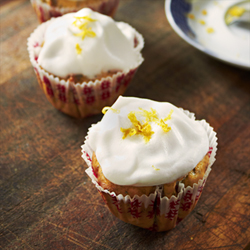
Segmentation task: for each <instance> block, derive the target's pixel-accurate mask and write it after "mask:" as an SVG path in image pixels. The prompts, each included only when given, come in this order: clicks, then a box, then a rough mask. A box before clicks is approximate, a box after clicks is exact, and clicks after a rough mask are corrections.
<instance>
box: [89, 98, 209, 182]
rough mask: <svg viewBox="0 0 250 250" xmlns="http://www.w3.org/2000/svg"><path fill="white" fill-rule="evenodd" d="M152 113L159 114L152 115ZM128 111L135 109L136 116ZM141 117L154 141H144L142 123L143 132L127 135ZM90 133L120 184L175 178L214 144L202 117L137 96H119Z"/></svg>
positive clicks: (110, 177)
mask: <svg viewBox="0 0 250 250" xmlns="http://www.w3.org/2000/svg"><path fill="white" fill-rule="evenodd" d="M147 112H149V113H150V112H151V115H152V116H154V117H155V118H153V119H151V118H150V119H148V118H147V115H145V114H146V113H147ZM149 113H147V114H149ZM129 114H135V116H136V118H134V117H133V116H132V117H133V118H131V116H129ZM129 117H130V118H129ZM133 119H134V120H133ZM136 121H138V122H139V123H138V124H143V125H145V126H147V123H148V124H149V127H148V129H149V130H150V131H151V133H149V134H150V138H149V140H145V138H144V136H143V133H144V132H143V129H142V126H140V125H138V126H139V128H138V130H140V129H141V131H139V132H138V133H136V132H135V131H132V133H131V134H130V135H128V136H126V137H124V130H123V129H131V130H133V129H135V130H136V129H137V128H136V126H135V125H136ZM160 121H162V122H163V123H164V124H165V125H166V126H167V128H168V129H164V126H161V124H160ZM133 123H134V124H133ZM169 128H170V129H169ZM145 133H146V135H147V132H145ZM88 137H89V139H88V140H89V145H90V147H91V149H92V150H93V151H95V154H96V157H97V160H98V162H99V163H100V166H101V168H102V171H103V174H104V176H105V177H106V178H107V179H108V180H110V181H111V182H113V183H115V184H118V185H134V186H151V185H161V184H165V183H171V182H173V181H175V180H176V179H178V178H180V177H183V176H185V175H186V174H187V173H188V172H189V171H191V170H192V169H193V168H194V167H195V166H196V165H197V164H198V163H199V162H200V161H201V160H202V159H203V157H204V156H205V155H206V153H207V152H208V148H209V141H208V136H207V133H206V131H205V129H204V128H203V127H202V125H201V123H200V121H198V120H194V119H191V118H189V117H188V116H187V115H186V114H185V113H184V112H183V110H182V109H180V108H177V107H175V106H174V105H172V104H170V103H167V102H156V101H152V100H148V99H141V98H134V97H122V96H120V97H119V98H118V99H117V101H116V102H115V103H114V104H113V106H112V107H111V109H109V110H108V111H107V112H106V113H105V115H104V116H103V118H102V120H101V121H100V122H99V123H97V124H96V125H95V126H93V127H92V128H91V129H90V131H89V136H88Z"/></svg>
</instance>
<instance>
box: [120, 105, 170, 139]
mask: <svg viewBox="0 0 250 250" xmlns="http://www.w3.org/2000/svg"><path fill="white" fill-rule="evenodd" d="M139 109H140V111H131V112H130V113H129V114H128V119H129V120H130V122H131V123H132V125H133V126H132V127H131V128H121V129H120V130H121V132H122V133H123V137H122V139H125V138H127V137H128V136H133V135H142V136H143V138H144V140H145V142H146V143H147V142H149V140H150V139H151V136H152V135H153V134H154V131H152V127H151V125H150V124H149V122H155V123H156V124H157V125H159V126H160V127H161V128H162V130H163V131H164V132H166V133H167V132H169V131H170V130H171V127H170V126H169V125H168V124H166V123H165V122H166V121H168V120H170V119H171V116H172V113H173V110H172V109H171V111H170V112H169V114H168V115H167V117H166V118H165V119H164V120H163V119H161V120H160V119H159V118H158V115H157V112H156V110H154V109H153V108H151V110H150V111H148V110H145V109H142V108H139ZM136 114H139V115H142V116H143V117H144V118H145V119H146V120H145V121H142V122H140V121H138V120H137V118H136Z"/></svg>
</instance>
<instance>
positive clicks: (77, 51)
mask: <svg viewBox="0 0 250 250" xmlns="http://www.w3.org/2000/svg"><path fill="white" fill-rule="evenodd" d="M76 53H77V54H78V55H79V54H81V53H82V49H81V47H80V45H79V43H77V44H76Z"/></svg>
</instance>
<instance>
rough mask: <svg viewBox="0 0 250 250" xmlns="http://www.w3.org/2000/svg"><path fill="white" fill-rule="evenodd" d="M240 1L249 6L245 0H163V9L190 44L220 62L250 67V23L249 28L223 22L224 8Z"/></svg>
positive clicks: (177, 30) (181, 35)
mask: <svg viewBox="0 0 250 250" xmlns="http://www.w3.org/2000/svg"><path fill="white" fill-rule="evenodd" d="M241 2H244V3H243V4H244V7H245V8H249V9H250V1H249V0H248V1H240V0H223V1H221V0H220V1H212V0H166V1H165V12H166V16H167V19H168V21H169V23H170V25H171V26H172V28H173V29H174V30H175V32H176V33H177V34H178V35H179V36H180V37H181V38H183V39H184V40H185V41H186V42H188V43H189V44H190V45H192V46H194V47H195V48H197V49H198V50H200V51H202V52H204V53H206V54H207V55H210V56H212V57H214V58H216V59H219V60H221V61H223V62H226V63H230V64H232V65H235V66H238V67H241V68H245V69H250V23H249V29H246V28H244V29H243V28H241V27H238V26H235V25H232V26H230V27H229V26H227V25H226V23H225V15H226V12H227V11H228V9H229V8H230V7H232V6H234V5H235V4H238V3H241ZM190 15H191V16H190ZM190 17H191V18H190ZM209 30H210V32H211V31H212V32H211V33H209Z"/></svg>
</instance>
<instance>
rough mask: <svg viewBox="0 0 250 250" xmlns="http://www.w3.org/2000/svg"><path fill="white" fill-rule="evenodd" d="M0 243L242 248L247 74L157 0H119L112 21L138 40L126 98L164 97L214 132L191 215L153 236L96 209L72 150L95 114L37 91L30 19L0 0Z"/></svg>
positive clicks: (21, 2) (249, 127)
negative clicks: (73, 112)
mask: <svg viewBox="0 0 250 250" xmlns="http://www.w3.org/2000/svg"><path fill="white" fill-rule="evenodd" d="M0 12H1V16H0V33H1V34H0V35H1V37H0V73H1V77H0V108H1V109H0V124H1V126H0V143H1V144H0V154H1V157H0V249H5V250H7V249H8V250H9V249H53V250H54V249H72V250H73V249H116V250H119V249H157V250H158V249H175V250H179V249H190V250H194V249H217V248H219V249H220V250H231V249H232V250H236V249H237V250H238V249H249V248H250V195H249V192H250V168H249V165H250V164H249V162H250V72H249V71H246V70H242V69H239V68H235V67H233V66H229V65H226V64H224V63H221V62H219V61H216V60H215V59H212V58H210V57H208V56H207V55H205V54H202V53H201V52H199V51H197V50H196V49H194V48H193V47H191V46H190V45H188V44H187V43H185V42H184V41H183V40H182V39H181V38H180V37H179V36H178V35H177V34H176V33H175V32H174V31H173V30H172V28H171V27H170V25H169V23H168V22H167V20H166V16H165V13H164V1H163V0H155V1H152V0H121V2H120V5H119V8H118V10H117V13H116V15H115V17H114V18H115V19H116V20H122V21H125V22H128V23H130V24H131V25H132V26H133V27H135V28H136V29H137V30H138V31H139V32H140V33H142V34H143V36H144V38H145V48H144V49H143V56H144V58H145V61H144V63H143V64H142V66H141V67H140V68H139V70H138V72H137V74H136V75H135V78H134V79H133V82H132V84H131V85H130V87H129V88H128V89H127V91H126V93H125V95H126V96H139V97H145V98H150V99H154V100H159V101H169V102H171V103H173V104H175V105H176V106H180V107H183V108H184V109H188V110H190V111H192V112H194V113H196V117H197V118H198V119H202V118H204V119H206V120H207V121H208V122H209V123H210V124H211V125H212V126H213V127H214V129H215V131H216V132H217V133H218V139H219V140H218V142H219V147H218V153H217V157H216V158H217V160H216V162H215V164H214V165H213V170H212V172H211V174H210V176H209V178H208V181H207V183H206V187H205V189H204V191H203V194H202V196H201V199H200V201H199V202H198V204H197V206H196V208H195V209H194V211H193V212H192V213H191V214H190V215H189V216H188V217H187V218H186V219H185V220H184V221H183V222H181V223H180V224H179V225H178V226H177V227H176V228H175V229H173V230H171V231H169V232H163V233H156V232H151V231H147V230H144V229H141V228H138V227H135V226H132V225H129V224H126V223H124V222H122V221H120V220H119V219H117V218H116V217H114V216H113V215H112V214H111V213H110V212H109V211H108V209H107V208H106V207H105V204H104V202H103V200H102V199H101V196H100V195H99V193H98V192H97V190H96V189H95V188H94V186H93V185H92V183H91V181H90V179H89V178H88V177H87V175H86V173H85V168H86V164H85V162H84V161H83V159H82V158H81V149H80V146H81V145H82V144H83V142H84V138H85V136H86V133H87V129H88V128H89V127H90V126H91V124H92V123H96V122H98V121H99V120H100V119H101V117H102V115H96V116H93V117H89V118H86V119H83V120H77V119H74V118H71V117H68V116H66V115H64V114H62V113H60V112H59V111H57V110H56V109H55V108H54V107H53V106H52V105H51V104H50V103H49V102H48V101H47V99H46V97H45V95H44V94H43V93H42V91H41V89H40V87H39V85H38V83H37V80H36V77H35V73H34V71H33V68H32V67H31V64H30V61H29V58H28V53H27V48H26V41H27V38H28V36H29V35H30V33H31V32H32V31H33V30H34V29H35V27H36V26H37V25H38V21H37V18H36V16H35V12H34V11H33V9H32V7H31V4H30V2H29V1H28V0H16V1H14V0H1V1H0Z"/></svg>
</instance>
